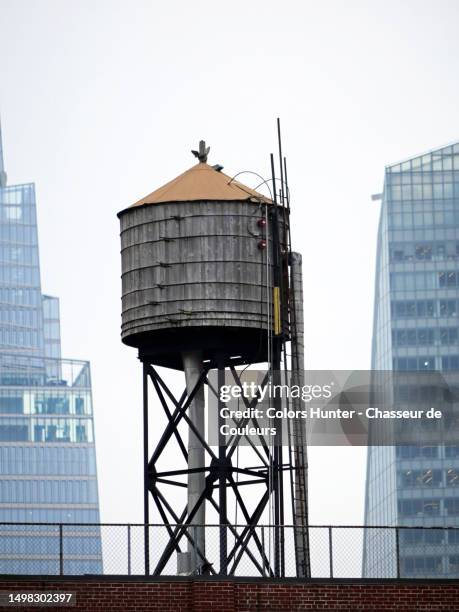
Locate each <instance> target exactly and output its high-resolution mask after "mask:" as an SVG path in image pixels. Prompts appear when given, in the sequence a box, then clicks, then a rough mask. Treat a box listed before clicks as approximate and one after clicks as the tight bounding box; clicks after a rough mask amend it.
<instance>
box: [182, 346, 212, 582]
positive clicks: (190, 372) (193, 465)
mask: <svg viewBox="0 0 459 612" xmlns="http://www.w3.org/2000/svg"><path fill="white" fill-rule="evenodd" d="M182 362H183V369H184V370H185V380H186V390H187V393H188V394H190V393H192V391H193V390H194V388H195V386H196V384H197V382H198V380H199V377H200V376H201V373H202V352H201V351H187V352H183V353H182ZM188 416H189V419H190V421H191V422H192V423H193V425H194V427H195V428H196V430H197V431H198V432H199V434H200V436H201V437H202V438H203V439H204V438H205V418H204V417H205V398H204V385H201V386H200V388H199V389H198V390H197V391H196V394H195V396H194V398H193V401H192V402H191V404H190V406H189V408H188ZM204 467H205V451H204V447H203V445H202V442H201V441H200V440H199V438H198V437H197V435H196V434H195V432H194V431H193V430H192V429H189V432H188V469H189V470H196V469H200V470H201V471H200V472H193V473H190V474H188V506H187V509H188V513H190V512H191V511H192V510H193V508H194V507H195V505H196V503H197V502H198V501H199V498H200V497H201V495H202V492H203V491H204V489H205V486H206V475H205V471H204ZM205 523H206V507H205V502H204V501H203V502H201V505H200V507H199V508H198V510H197V512H196V513H195V515H194V517H193V519H192V521H191V523H190V525H192V526H193V529H192V530H191V533H192V537H191V540H192V541H190V540H188V552H189V553H190V555H189V556H190V559H191V568H190V569H191V572H192V573H193V572H195V571H196V570H197V569H198V566H199V565H200V564H201V563H202V558H201V556H200V553H201V554H202V555H203V556H204V555H205V548H206V541H205V527H204V525H205Z"/></svg>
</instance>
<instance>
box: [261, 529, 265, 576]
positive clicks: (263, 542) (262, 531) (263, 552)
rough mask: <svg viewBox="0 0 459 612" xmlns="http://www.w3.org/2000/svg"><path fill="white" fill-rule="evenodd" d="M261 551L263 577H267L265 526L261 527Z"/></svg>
mask: <svg viewBox="0 0 459 612" xmlns="http://www.w3.org/2000/svg"><path fill="white" fill-rule="evenodd" d="M261 550H262V557H261V562H262V563H263V566H262V567H263V576H266V563H265V554H266V546H265V526H264V525H262V526H261Z"/></svg>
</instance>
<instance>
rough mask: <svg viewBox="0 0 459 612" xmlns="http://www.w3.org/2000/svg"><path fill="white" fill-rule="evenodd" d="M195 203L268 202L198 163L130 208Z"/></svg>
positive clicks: (259, 195) (250, 190) (210, 167)
mask: <svg viewBox="0 0 459 612" xmlns="http://www.w3.org/2000/svg"><path fill="white" fill-rule="evenodd" d="M195 200H226V201H228V200H239V201H241V200H252V201H256V202H260V201H262V202H267V203H271V200H270V199H269V198H267V197H266V196H264V195H262V194H261V193H258V192H257V191H254V190H253V189H250V187H246V186H245V185H243V184H242V183H239V182H238V181H236V180H233V179H231V177H230V176H227V175H226V174H223V172H219V171H218V170H216V169H214V168H213V167H212V166H209V164H206V163H203V162H200V163H198V164H196V165H195V166H193V167H192V168H190V169H189V170H187V171H186V172H184V173H183V174H180V176H178V177H177V178H175V179H173V180H172V181H170V182H169V183H166V184H165V185H163V186H162V187H160V188H159V189H156V191H153V192H152V193H150V194H149V195H147V196H145V197H144V198H142V199H141V200H139V201H138V202H136V203H135V204H133V205H132V206H143V205H146V204H162V203H164V202H192V201H195ZM132 206H131V208H132Z"/></svg>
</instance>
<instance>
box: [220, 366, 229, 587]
mask: <svg viewBox="0 0 459 612" xmlns="http://www.w3.org/2000/svg"><path fill="white" fill-rule="evenodd" d="M224 384H225V363H224V361H223V360H222V359H220V360H219V363H218V463H219V468H220V476H219V480H218V498H219V499H218V506H219V510H220V575H221V576H226V575H227V573H228V541H227V524H228V519H227V507H226V473H225V467H226V439H225V436H224V435H223V434H222V433H221V426H222V425H223V423H224V421H223V419H222V416H221V412H222V408H223V402H222V400H221V391H220V390H221V388H222V386H223V385H224Z"/></svg>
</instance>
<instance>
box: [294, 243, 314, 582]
mask: <svg viewBox="0 0 459 612" xmlns="http://www.w3.org/2000/svg"><path fill="white" fill-rule="evenodd" d="M290 265H291V279H292V280H291V284H292V294H293V295H292V301H293V308H292V324H291V342H292V386H293V385H298V386H299V387H300V388H301V387H302V386H303V385H304V316H303V275H302V261H301V255H300V254H299V253H291V255H290ZM300 404H301V402H300V400H299V398H295V399H294V400H293V408H294V410H300V409H301V405H300ZM292 446H293V457H294V462H295V469H294V472H293V478H294V500H293V512H294V521H293V522H294V524H295V553H296V565H297V576H298V577H301V578H308V577H309V575H310V561H309V536H308V458H307V445H306V425H305V421H304V419H301V418H300V419H294V420H293V423H292Z"/></svg>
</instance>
